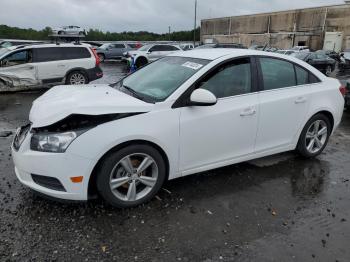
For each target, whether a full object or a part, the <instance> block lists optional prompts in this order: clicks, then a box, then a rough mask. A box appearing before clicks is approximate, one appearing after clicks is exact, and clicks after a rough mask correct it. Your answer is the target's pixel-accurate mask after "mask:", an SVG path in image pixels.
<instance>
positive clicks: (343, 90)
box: [339, 86, 346, 97]
mask: <svg viewBox="0 0 350 262" xmlns="http://www.w3.org/2000/svg"><path fill="white" fill-rule="evenodd" d="M339 91H340V93H341V94H342V96H344V97H345V94H346V87H345V86H341V87H339Z"/></svg>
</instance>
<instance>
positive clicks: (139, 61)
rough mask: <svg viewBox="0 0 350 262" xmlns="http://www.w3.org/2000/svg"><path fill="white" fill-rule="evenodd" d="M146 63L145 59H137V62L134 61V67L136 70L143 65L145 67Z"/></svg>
mask: <svg viewBox="0 0 350 262" xmlns="http://www.w3.org/2000/svg"><path fill="white" fill-rule="evenodd" d="M147 63H148V61H147V59H146V58H145V57H139V58H138V59H137V60H136V67H137V68H141V67H143V66H145V65H147Z"/></svg>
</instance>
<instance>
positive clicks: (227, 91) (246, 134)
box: [180, 58, 258, 175]
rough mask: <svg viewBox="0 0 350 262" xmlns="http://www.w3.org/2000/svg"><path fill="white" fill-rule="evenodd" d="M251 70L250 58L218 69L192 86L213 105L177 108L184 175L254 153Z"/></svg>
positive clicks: (255, 103)
mask: <svg viewBox="0 0 350 262" xmlns="http://www.w3.org/2000/svg"><path fill="white" fill-rule="evenodd" d="M252 68H253V67H252V66H251V63H250V58H241V59H236V60H233V61H231V62H228V63H226V64H224V65H221V66H219V67H218V68H217V69H216V70H214V71H213V72H212V73H210V74H209V75H208V76H207V77H205V78H204V79H202V80H200V81H199V82H198V83H197V85H196V86H195V88H203V89H207V90H209V91H211V92H212V93H213V94H214V95H215V96H216V97H217V98H218V102H217V104H216V105H214V106H207V107H199V106H190V107H183V108H181V117H180V141H181V142H180V170H181V171H182V173H183V174H184V175H186V174H187V173H191V172H193V171H195V172H197V171H201V170H205V169H206V168H212V167H214V168H215V167H218V166H222V165H225V164H227V163H230V162H232V161H233V160H234V159H237V158H239V157H242V156H247V155H249V154H252V153H253V152H254V143H255V138H256V132H257V124H258V111H257V110H258V94H257V93H256V92H254V88H255V85H254V84H253V83H254V82H255V80H254V78H253V77H252V71H253V69H252Z"/></svg>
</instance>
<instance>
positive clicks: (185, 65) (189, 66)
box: [182, 62, 203, 70]
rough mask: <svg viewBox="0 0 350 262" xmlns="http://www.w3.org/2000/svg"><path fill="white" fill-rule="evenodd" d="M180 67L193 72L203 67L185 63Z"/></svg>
mask: <svg viewBox="0 0 350 262" xmlns="http://www.w3.org/2000/svg"><path fill="white" fill-rule="evenodd" d="M182 66H184V67H188V68H191V69H193V70H198V69H199V68H201V67H202V66H203V65H201V64H197V63H193V62H186V63H184V64H183V65H182Z"/></svg>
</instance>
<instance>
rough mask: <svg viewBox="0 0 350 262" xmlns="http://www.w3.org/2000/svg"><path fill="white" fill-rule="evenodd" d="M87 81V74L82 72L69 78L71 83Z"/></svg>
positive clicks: (81, 83) (78, 83)
mask: <svg viewBox="0 0 350 262" xmlns="http://www.w3.org/2000/svg"><path fill="white" fill-rule="evenodd" d="M85 82H86V79H85V76H84V75H83V74H81V73H74V74H72V75H71V77H70V79H69V83H70V84H71V85H84V84H85Z"/></svg>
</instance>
